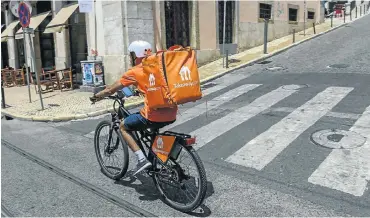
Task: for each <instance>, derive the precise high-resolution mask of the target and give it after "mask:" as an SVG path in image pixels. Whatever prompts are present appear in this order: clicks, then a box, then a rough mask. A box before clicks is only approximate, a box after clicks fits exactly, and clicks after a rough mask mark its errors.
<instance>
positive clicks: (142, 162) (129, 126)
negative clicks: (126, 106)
mask: <svg viewBox="0 0 370 218" xmlns="http://www.w3.org/2000/svg"><path fill="white" fill-rule="evenodd" d="M146 125H147V124H146V123H145V119H144V118H143V117H142V116H141V115H140V114H132V115H130V116H128V117H127V118H126V119H125V120H124V121H123V122H122V123H121V125H120V130H121V132H122V135H123V138H124V139H125V140H126V142H127V143H128V145H129V147H130V148H131V150H132V151H133V152H135V154H136V156H137V159H138V164H137V170H136V172H135V174H137V173H139V172H141V171H142V170H144V169H146V168H148V167H150V166H151V165H152V164H151V163H150V162H149V161H148V160H147V159H146V157H145V155H144V153H143V151H142V150H141V149H140V147H139V146H138V145H137V144H136V141H135V140H134V139H133V138H132V136H131V135H130V134H129V133H128V132H127V131H128V130H141V129H143V128H146ZM135 174H134V175H135Z"/></svg>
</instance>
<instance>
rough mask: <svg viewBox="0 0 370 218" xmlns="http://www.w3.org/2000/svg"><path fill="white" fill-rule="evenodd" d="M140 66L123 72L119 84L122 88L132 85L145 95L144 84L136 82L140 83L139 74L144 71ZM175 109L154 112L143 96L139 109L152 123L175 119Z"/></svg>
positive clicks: (160, 109) (161, 109)
mask: <svg viewBox="0 0 370 218" xmlns="http://www.w3.org/2000/svg"><path fill="white" fill-rule="evenodd" d="M141 66H142V65H141V64H140V65H138V66H135V67H134V68H131V69H130V70H128V71H127V72H125V73H124V74H123V75H122V77H121V79H120V82H121V84H122V85H123V86H130V85H134V86H136V87H137V88H138V89H139V91H140V92H141V93H146V91H145V86H144V84H140V83H139V82H138V81H140V77H141V74H144V70H143V68H142V67H141ZM177 109H178V108H177V106H175V107H173V108H159V109H156V110H153V109H150V108H149V107H148V99H147V98H146V96H145V99H144V107H143V108H142V109H141V111H140V114H141V115H142V116H143V117H145V118H146V119H148V120H150V121H152V122H168V121H174V120H175V119H176V115H177Z"/></svg>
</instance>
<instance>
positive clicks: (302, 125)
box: [226, 87, 353, 170]
mask: <svg viewBox="0 0 370 218" xmlns="http://www.w3.org/2000/svg"><path fill="white" fill-rule="evenodd" d="M352 90H353V88H347V87H329V88H327V89H325V90H324V91H322V92H321V93H319V94H317V95H316V96H315V97H314V98H312V99H311V100H310V101H308V102H306V103H305V104H304V105H302V106H300V107H298V108H297V109H296V110H294V111H293V112H292V113H290V114H289V115H288V116H286V117H284V118H283V119H282V120H281V121H280V122H278V123H276V124H275V125H273V126H271V127H270V128H269V129H268V130H267V131H265V132H263V133H261V134H260V135H258V136H257V137H256V138H254V139H252V140H251V141H250V142H248V143H247V144H246V145H245V146H243V147H242V148H240V149H239V150H238V151H237V152H235V153H234V154H232V155H231V156H229V157H228V158H227V159H226V161H227V162H231V163H234V164H238V165H241V166H245V167H252V168H255V169H257V170H262V169H263V168H264V167H265V166H266V165H267V164H268V163H270V162H271V161H272V160H273V159H274V158H275V157H276V156H277V155H278V154H279V153H280V152H281V151H283V150H284V149H285V148H286V147H287V146H288V145H289V144H290V143H291V142H292V141H294V140H295V139H296V138H297V137H298V136H299V135H300V134H302V132H304V131H305V130H307V129H308V128H309V127H310V126H312V125H313V124H315V123H316V122H317V121H318V120H319V119H320V118H322V117H323V116H324V115H325V114H326V113H328V112H329V111H330V110H331V109H332V108H333V107H334V106H335V105H336V104H338V103H339V102H340V101H341V100H342V99H343V98H344V97H345V96H346V95H347V94H348V93H349V92H351V91H352Z"/></svg>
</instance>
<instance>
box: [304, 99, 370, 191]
mask: <svg viewBox="0 0 370 218" xmlns="http://www.w3.org/2000/svg"><path fill="white" fill-rule="evenodd" d="M349 130H350V131H353V132H356V133H358V134H361V135H362V136H364V137H366V138H367V140H366V142H365V144H363V145H362V146H361V147H358V148H353V149H335V150H333V151H332V152H331V153H330V154H329V155H328V157H326V159H325V160H324V161H323V162H322V163H321V165H320V166H319V167H318V168H317V169H316V170H315V171H314V172H313V173H312V175H311V176H310V177H309V178H308V182H310V183H313V184H316V185H320V186H324V187H328V188H331V189H335V190H339V191H342V192H345V193H349V194H351V195H354V196H362V195H363V194H364V192H365V191H366V187H367V183H368V181H370V106H369V107H367V108H366V110H365V112H364V113H363V114H362V116H361V117H360V118H359V119H358V120H357V121H356V122H355V124H354V125H353V126H352V127H351V128H350V129H349Z"/></svg>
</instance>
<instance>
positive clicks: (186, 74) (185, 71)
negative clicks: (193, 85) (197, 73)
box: [179, 66, 191, 81]
mask: <svg viewBox="0 0 370 218" xmlns="http://www.w3.org/2000/svg"><path fill="white" fill-rule="evenodd" d="M179 74H180V76H181V80H182V81H184V80H191V76H190V75H191V71H190V70H189V67H187V66H182V67H181V69H180V72H179Z"/></svg>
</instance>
